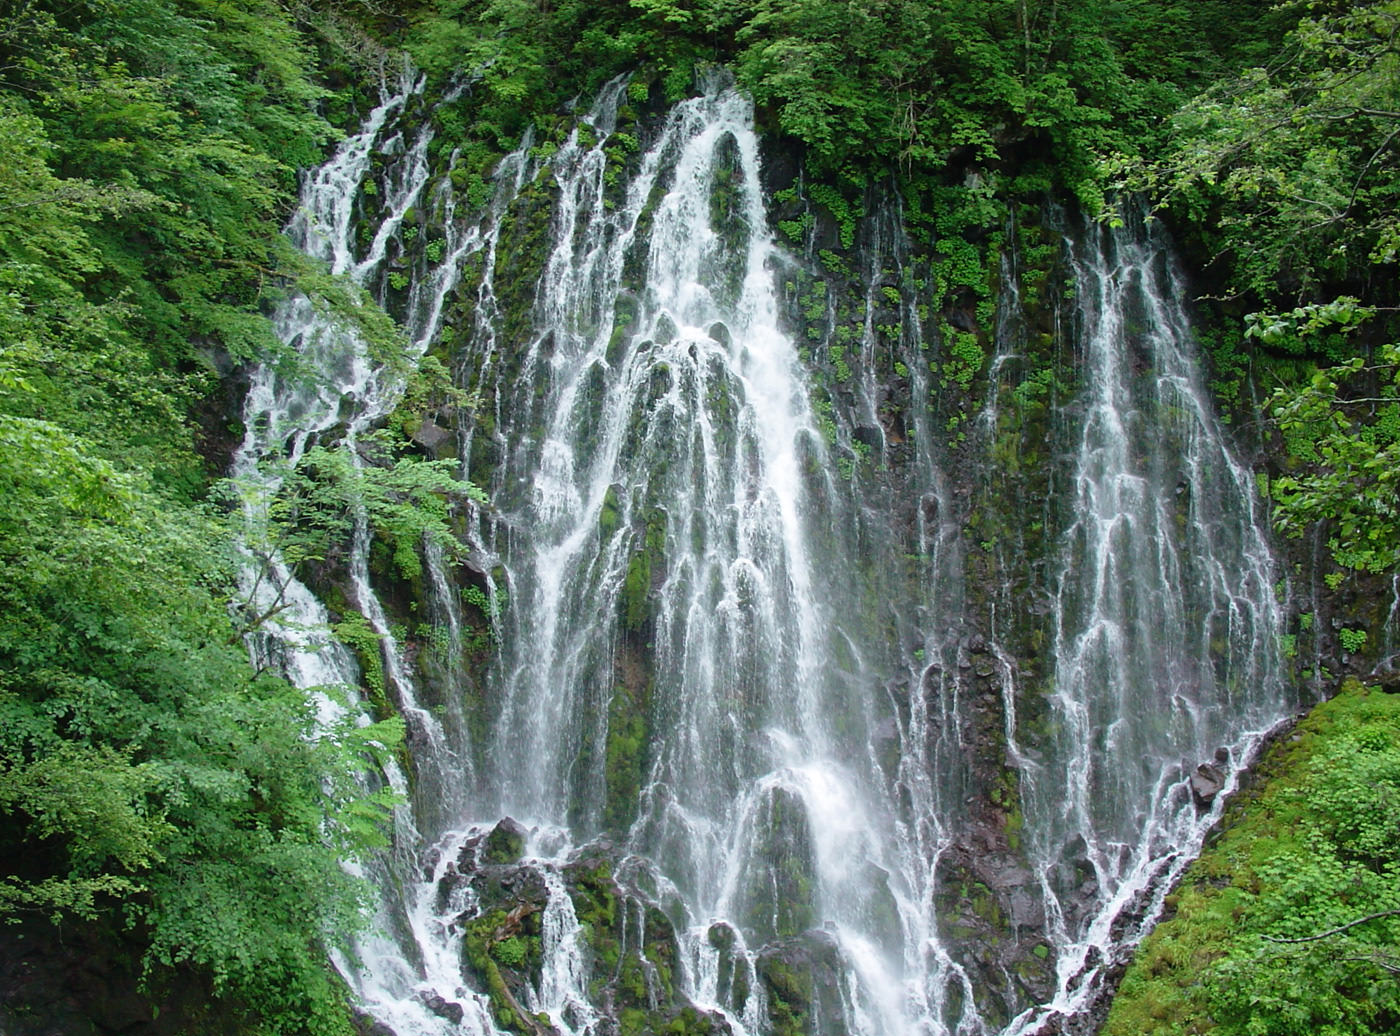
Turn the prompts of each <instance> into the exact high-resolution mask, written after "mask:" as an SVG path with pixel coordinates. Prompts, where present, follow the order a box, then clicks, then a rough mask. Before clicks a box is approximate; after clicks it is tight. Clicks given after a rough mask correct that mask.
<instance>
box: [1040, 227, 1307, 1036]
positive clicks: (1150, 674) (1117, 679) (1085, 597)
mask: <svg viewBox="0 0 1400 1036" xmlns="http://www.w3.org/2000/svg"><path fill="white" fill-rule="evenodd" d="M1067 247H1068V248H1069V250H1070V257H1071V263H1072V266H1073V270H1074V276H1075V285H1076V292H1077V298H1078V321H1079V326H1078V329H1077V332H1076V335H1075V339H1076V342H1077V344H1078V347H1079V349H1080V350H1081V352H1082V364H1083V370H1084V372H1085V381H1086V387H1085V389H1084V408H1085V409H1084V415H1083V418H1082V425H1081V431H1080V438H1079V445H1078V451H1077V456H1076V459H1075V462H1074V476H1073V477H1074V484H1073V485H1074V489H1073V498H1072V500H1071V501H1069V502H1068V515H1069V522H1068V527H1067V529H1066V531H1065V533H1064V535H1063V537H1062V547H1061V567H1060V571H1059V575H1058V577H1057V579H1056V582H1055V587H1054V592H1055V598H1054V622H1055V628H1054V637H1055V647H1054V689H1053V694H1052V696H1051V699H1050V715H1051V718H1050V721H1049V724H1048V726H1049V730H1048V733H1049V734H1050V737H1049V738H1048V739H1045V740H1042V743H1041V747H1042V748H1043V749H1044V754H1045V759H1044V762H1043V764H1042V765H1041V766H1038V767H1035V768H1031V767H1026V768H1023V770H1022V772H1021V779H1022V793H1023V797H1024V801H1025V810H1026V830H1027V833H1028V835H1029V838H1030V841H1031V850H1030V856H1031V860H1032V864H1033V866H1034V868H1035V870H1036V872H1037V875H1038V877H1039V880H1040V883H1041V887H1042V890H1043V894H1044V899H1045V904H1046V908H1047V919H1048V922H1049V926H1050V934H1051V937H1052V938H1053V940H1054V941H1055V943H1056V944H1057V945H1058V946H1059V947H1060V953H1059V957H1058V961H1057V990H1056V994H1055V997H1054V1000H1053V1002H1052V1004H1051V1005H1050V1006H1049V1008H1048V1010H1050V1011H1058V1012H1061V1013H1064V1014H1071V1013H1073V1012H1074V1011H1075V1010H1076V1009H1078V1008H1080V1007H1082V1006H1083V1005H1085V1004H1086V1003H1087V1002H1088V1001H1089V998H1091V997H1092V996H1093V995H1094V993H1095V991H1096V988H1097V987H1096V983H1097V980H1098V978H1099V976H1100V973H1101V968H1100V965H1102V964H1103V963H1105V962H1107V961H1110V960H1112V959H1114V956H1115V953H1116V952H1117V950H1118V948H1119V947H1121V946H1122V944H1123V933H1121V932H1119V931H1117V930H1116V928H1115V926H1116V925H1117V924H1120V923H1121V922H1122V920H1123V918H1124V916H1125V915H1126V916H1128V917H1129V919H1130V920H1131V919H1132V914H1133V911H1134V910H1136V911H1137V914H1138V917H1137V920H1136V927H1134V925H1133V924H1129V926H1128V927H1129V931H1128V933H1127V934H1128V938H1129V939H1130V940H1132V939H1134V938H1135V937H1138V936H1140V935H1141V934H1142V926H1141V922H1142V920H1143V919H1144V918H1145V919H1146V921H1147V922H1148V923H1150V922H1151V921H1152V920H1154V919H1155V917H1156V916H1157V913H1158V912H1159V911H1160V906H1161V898H1162V896H1163V895H1165V892H1166V889H1167V887H1168V886H1169V884H1170V882H1171V881H1172V880H1173V879H1174V878H1175V876H1176V875H1177V874H1179V873H1180V871H1181V870H1182V869H1183V868H1184V867H1185V865H1186V864H1187V863H1189V862H1190V860H1191V859H1193V858H1194V857H1195V856H1196V854H1197V853H1198V852H1199V850H1200V846H1201V843H1202V840H1203V839H1204V837H1205V834H1206V832H1207V830H1208V828H1209V826H1210V824H1211V823H1212V822H1213V821H1214V819H1215V818H1216V816H1217V815H1218V813H1219V808H1220V804H1221V803H1222V802H1223V801H1224V796H1223V795H1221V796H1219V797H1218V798H1217V799H1216V802H1215V806H1214V808H1213V809H1203V808H1201V807H1200V805H1199V804H1198V803H1197V802H1196V801H1193V794H1192V788H1191V776H1192V771H1193V769H1194V768H1195V767H1196V765H1197V764H1198V763H1203V762H1204V763H1206V764H1207V765H1211V766H1213V765H1215V764H1217V763H1218V764H1221V765H1220V766H1219V772H1218V780H1219V781H1220V783H1221V784H1222V789H1221V790H1223V791H1224V792H1228V791H1229V790H1230V789H1231V788H1232V787H1233V781H1234V778H1235V776H1236V775H1237V773H1238V767H1239V766H1240V765H1241V764H1242V763H1243V762H1244V761H1246V760H1247V759H1248V757H1249V756H1250V755H1251V753H1252V751H1253V749H1254V747H1255V746H1256V745H1257V743H1258V740H1259V738H1260V737H1261V736H1262V735H1263V734H1264V733H1265V732H1266V730H1267V729H1268V728H1269V727H1271V726H1272V725H1273V724H1274V723H1275V722H1277V720H1278V719H1279V718H1281V715H1282V713H1283V712H1284V709H1285V704H1284V699H1285V696H1284V691H1283V679H1282V672H1281V670H1280V668H1279V658H1280V656H1279V652H1278V634H1279V632H1280V630H1281V628H1282V626H1281V620H1280V610H1279V606H1278V603H1277V600H1276V598H1275V595H1274V589H1273V586H1274V569H1273V563H1272V557H1271V555H1270V552H1269V549H1268V545H1267V543H1266V541H1265V539H1264V537H1263V534H1262V532H1261V528H1262V524H1263V523H1262V517H1261V515H1260V514H1259V513H1258V511H1257V508H1258V507H1259V505H1258V503H1257V502H1256V499H1255V496H1254V492H1253V476H1252V474H1251V472H1250V471H1249V470H1248V469H1247V468H1245V467H1244V466H1243V465H1242V464H1240V463H1239V462H1238V461H1236V460H1235V459H1234V457H1233V456H1232V455H1231V454H1230V452H1229V450H1228V449H1227V448H1226V446H1225V441H1224V437H1223V436H1222V434H1221V432H1220V429H1219V427H1218V425H1217V423H1216V420H1215V418H1214V416H1213V414H1212V411H1211V407H1210V405H1209V403H1208V402H1207V399H1208V397H1207V395H1206V393H1205V390H1204V388H1203V386H1202V385H1201V383H1200V377H1199V374H1198V373H1197V369H1196V363H1195V360H1194V359H1193V357H1192V356H1191V354H1190V352H1189V351H1188V350H1189V343H1190V340H1191V335H1190V327H1189V324H1188V321H1187V317H1186V314H1185V311H1184V310H1183V308H1182V307H1181V305H1180V303H1179V301H1178V300H1179V299H1181V298H1182V297H1183V296H1184V295H1185V291H1184V290H1183V287H1182V285H1181V283H1180V281H1179V279H1178V278H1177V276H1176V274H1175V271H1174V270H1172V269H1171V267H1170V263H1169V260H1168V258H1167V255H1168V253H1167V250H1166V248H1165V247H1164V246H1163V245H1162V244H1161V243H1160V242H1159V241H1157V240H1156V239H1155V237H1154V236H1153V234H1152V233H1151V232H1150V231H1149V230H1147V229H1144V228H1143V227H1141V226H1140V225H1139V226H1138V227H1137V228H1136V229H1135V230H1131V231H1130V230H1128V229H1119V230H1115V231H1110V230H1106V229H1101V228H1091V229H1090V230H1088V231H1086V232H1080V233H1079V234H1076V235H1075V239H1073V240H1071V241H1070V242H1069V244H1068V246H1067ZM1023 739H1026V735H1023ZM1076 889H1078V898H1079V903H1080V904H1082V905H1078V906H1076V905H1073V904H1074V902H1075V895H1076ZM1025 1017H1026V1019H1028V1020H1027V1021H1025V1023H1024V1024H1023V1025H1022V1028H1021V1030H1020V1031H1029V1029H1030V1028H1031V1027H1033V1025H1034V1024H1035V1023H1036V1022H1037V1021H1038V1019H1039V1018H1040V1017H1042V1015H1041V1013H1040V1012H1027V1015H1026V1016H1025Z"/></svg>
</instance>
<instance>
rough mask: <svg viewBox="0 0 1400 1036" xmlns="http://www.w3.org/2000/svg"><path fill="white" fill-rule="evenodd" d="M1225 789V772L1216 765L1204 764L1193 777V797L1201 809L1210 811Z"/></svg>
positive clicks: (1197, 768)
mask: <svg viewBox="0 0 1400 1036" xmlns="http://www.w3.org/2000/svg"><path fill="white" fill-rule="evenodd" d="M1224 787H1225V771H1224V770H1222V769H1221V768H1220V767H1218V766H1216V765H1215V764H1214V763H1202V764H1201V765H1200V766H1198V767H1196V772H1195V773H1193V774H1192V775H1191V797H1192V798H1193V799H1195V800H1196V805H1197V807H1199V808H1200V809H1209V808H1210V804H1211V803H1212V802H1214V801H1215V796H1217V795H1219V794H1220V792H1221V790H1222V789H1223V788H1224Z"/></svg>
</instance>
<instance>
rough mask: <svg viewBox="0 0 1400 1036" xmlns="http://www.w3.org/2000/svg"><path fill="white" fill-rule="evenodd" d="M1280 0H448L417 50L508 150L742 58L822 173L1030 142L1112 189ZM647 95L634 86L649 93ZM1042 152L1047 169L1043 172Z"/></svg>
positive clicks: (906, 164)
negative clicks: (566, 110)
mask: <svg viewBox="0 0 1400 1036" xmlns="http://www.w3.org/2000/svg"><path fill="white" fill-rule="evenodd" d="M1268 8H1269V5H1267V4H1264V3H1260V2H1255V0H1208V2H1197V3H1191V4H1161V3H1151V4H1149V3H1143V2H1141V0H1069V2H1066V0H937V2H932V3H931V2H929V0H879V2H874V3H872V2H868V0H758V2H756V3H744V4H741V3H737V2H735V0H625V2H624V0H606V2H603V3H584V2H582V0H564V2H562V3H556V4H551V5H536V4H531V3H527V2H525V0H438V2H437V3H435V4H433V5H432V6H431V7H430V8H429V9H428V11H427V12H426V13H424V14H423V15H421V16H420V17H419V18H418V20H417V22H416V25H415V27H414V29H413V31H412V33H411V34H410V48H411V49H412V51H413V53H414V56H415V57H416V58H417V59H418V61H419V62H420V63H422V64H423V65H424V66H425V67H427V68H429V69H430V70H433V71H435V72H436V73H438V74H439V75H442V76H444V77H446V76H448V75H451V74H456V73H458V72H459V71H460V72H462V73H464V74H465V75H466V76H467V77H468V78H469V80H470V81H471V82H472V87H471V89H472V91H473V96H474V98H475V101H476V104H475V105H474V108H475V110H476V111H478V112H479V113H480V119H481V122H482V124H483V125H484V126H490V127H495V128H496V129H497V130H499V132H500V135H501V139H502V146H504V145H505V143H506V141H507V140H508V139H509V140H511V141H513V139H514V137H515V135H517V134H518V132H519V131H520V130H521V129H523V125H524V122H525V121H528V119H529V118H530V117H532V116H540V115H544V114H546V113H550V112H552V111H553V110H555V109H556V108H557V107H558V106H559V104H561V103H562V102H564V101H566V100H568V99H569V98H570V97H573V96H576V95H581V96H589V95H590V94H591V93H592V92H593V91H594V90H596V89H597V87H598V86H600V85H601V83H602V82H603V81H604V80H605V79H606V78H608V77H610V76H613V75H616V74H619V73H621V72H633V71H636V70H637V69H638V68H639V66H640V69H641V73H642V76H643V77H644V78H650V79H653V80H655V81H659V82H660V83H661V84H662V85H663V87H664V91H665V93H666V95H667V96H668V97H669V98H671V99H673V100H674V99H677V98H678V97H680V96H682V95H684V94H685V93H686V92H687V91H688V90H690V89H692V88H693V79H694V75H695V70H696V69H697V68H700V69H703V68H705V67H707V66H709V65H713V64H723V65H727V66H729V67H731V68H733V69H734V70H735V72H736V73H737V75H738V78H739V81H740V83H741V85H743V86H744V87H746V88H747V89H748V90H749V91H750V92H751V93H752V94H753V96H754V98H755V100H756V101H757V102H758V105H759V107H760V113H761V117H762V118H763V119H765V120H766V121H767V122H768V124H769V126H770V127H771V128H774V129H777V130H779V131H781V132H782V133H784V134H787V135H789V136H791V137H794V138H796V139H798V140H800V141H802V142H804V143H805V144H806V145H807V146H808V148H809V159H810V161H811V163H812V164H813V166H814V168H817V169H818V170H820V171H822V172H823V173H824V174H827V175H836V174H841V173H846V174H850V175H852V176H854V177H855V178H856V180H857V182H862V183H863V182H864V181H865V179H866V177H867V176H868V175H870V174H871V173H874V172H878V171H882V170H883V171H889V170H894V169H904V170H905V171H913V170H918V171H920V172H922V173H929V172H933V173H937V172H940V171H942V170H944V169H946V168H947V167H948V166H950V165H968V164H975V165H983V166H985V165H995V164H998V163H1000V162H1002V161H1003V160H1005V159H1007V158H1009V157H1010V156H1011V155H1013V154H1014V155H1015V156H1016V157H1017V159H1018V160H1019V161H1018V171H1019V172H1020V174H1021V175H1023V176H1029V177H1031V178H1032V179H1035V180H1036V183H1035V185H1033V186H1032V185H1030V184H1029V183H1028V187H1029V189H1034V190H1043V189H1045V188H1048V187H1052V186H1058V187H1063V186H1069V187H1071V188H1074V189H1076V190H1078V191H1079V192H1080V193H1081V194H1083V195H1084V196H1085V197H1086V198H1091V199H1093V198H1097V194H1096V188H1095V187H1094V184H1095V183H1096V181H1097V177H1098V174H1097V171H1096V162H1097V154H1098V152H1099V151H1102V150H1107V149H1111V148H1120V149H1123V148H1126V149H1130V150H1131V149H1133V148H1135V147H1136V144H1137V142H1138V140H1139V138H1140V137H1141V136H1142V135H1143V134H1145V133H1147V132H1149V131H1150V129H1151V127H1152V125H1153V124H1154V123H1155V122H1156V121H1158V120H1160V119H1161V118H1163V117H1165V116H1166V115H1167V114H1168V113H1169V112H1170V111H1171V110H1172V109H1173V108H1174V107H1175V106H1176V105H1177V104H1179V103H1180V102H1181V101H1182V100H1184V98H1185V96H1186V93H1185V91H1186V90H1187V89H1188V87H1189V86H1190V85H1192V84H1195V83H1198V82H1200V81H1203V80H1205V79H1208V78H1209V77H1210V76H1211V75H1212V74H1219V73H1220V72H1221V71H1222V70H1225V69H1229V68H1233V67H1236V65H1237V63H1238V61H1239V60H1240V57H1239V56H1238V53H1237V52H1243V50H1244V49H1245V48H1246V45H1247V44H1248V43H1249V42H1251V41H1252V39H1253V37H1252V36H1251V31H1252V30H1257V26H1258V23H1259V20H1260V17H1261V15H1264V14H1265V13H1266V12H1267V11H1268ZM640 99H641V98H638V97H634V98H633V100H634V101H638V100H640ZM1030 167H1034V168H1030Z"/></svg>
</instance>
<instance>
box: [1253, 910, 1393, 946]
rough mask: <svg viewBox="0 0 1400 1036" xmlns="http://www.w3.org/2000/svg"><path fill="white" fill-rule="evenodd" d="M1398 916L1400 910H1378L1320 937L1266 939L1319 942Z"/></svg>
mask: <svg viewBox="0 0 1400 1036" xmlns="http://www.w3.org/2000/svg"><path fill="white" fill-rule="evenodd" d="M1397 916H1400V910H1378V911H1377V912H1376V913H1374V914H1367V915H1366V916H1365V917H1358V918H1357V919H1356V920H1355V921H1350V922H1348V923H1347V924H1344V925H1341V926H1340V927H1338V928H1332V929H1330V930H1328V931H1326V932H1321V933H1319V934H1318V935H1305V936H1303V937H1302V938H1301V939H1278V938H1275V937H1274V936H1272V935H1266V936H1264V938H1265V939H1268V940H1269V942H1285V943H1299V942H1317V940H1319V939H1326V938H1328V937H1329V936H1333V935H1338V934H1340V933H1342V932H1345V931H1347V930H1348V929H1350V928H1355V927H1356V926H1357V925H1362V924H1365V923H1366V922H1367V921H1374V920H1376V919H1377V918H1380V917H1397Z"/></svg>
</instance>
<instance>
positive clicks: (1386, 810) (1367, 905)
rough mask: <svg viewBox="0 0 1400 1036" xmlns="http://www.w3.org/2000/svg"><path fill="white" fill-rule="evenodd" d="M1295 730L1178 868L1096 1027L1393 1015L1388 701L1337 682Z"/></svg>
mask: <svg viewBox="0 0 1400 1036" xmlns="http://www.w3.org/2000/svg"><path fill="white" fill-rule="evenodd" d="M1298 732H1299V735H1300V737H1299V740H1298V741H1297V742H1285V743H1284V744H1283V745H1281V746H1279V747H1278V748H1276V749H1275V750H1274V752H1273V753H1272V754H1271V756H1270V757H1269V758H1268V759H1267V760H1265V762H1264V763H1263V764H1262V770H1263V772H1264V773H1266V774H1267V775H1268V776H1269V777H1270V778H1271V779H1270V780H1269V783H1268V784H1266V785H1265V786H1264V787H1263V789H1262V791H1260V792H1257V793H1255V794H1254V795H1253V796H1252V797H1251V800H1250V801H1248V802H1240V803H1236V804H1233V805H1232V807H1231V811H1230V813H1229V815H1228V817H1227V830H1226V832H1225V834H1224V836H1223V837H1222V838H1221V839H1220V841H1219V842H1218V843H1217V844H1216V845H1215V846H1214V847H1212V848H1211V849H1209V850H1207V851H1206V853H1204V854H1203V855H1202V857H1201V859H1200V860H1198V861H1197V862H1196V863H1195V864H1193V865H1192V868H1191V869H1190V870H1189V871H1188V872H1187V875H1186V877H1185V879H1184V880H1183V882H1182V885H1181V887H1180V889H1179V890H1178V892H1177V893H1176V894H1175V904H1176V916H1175V917H1174V918H1173V919H1172V920H1170V921H1168V922H1166V923H1164V924H1162V925H1160V926H1159V927H1158V929H1157V930H1156V931H1155V932H1154V933H1153V934H1152V935H1151V936H1149V937H1148V939H1147V940H1146V941H1145V942H1144V943H1143V945H1142V947H1141V948H1140V950H1139V951H1138V954H1137V957H1136V959H1135V960H1134V962H1133V965H1132V967H1131V968H1130V969H1129V971H1128V973H1127V975H1126V976H1125V977H1124V981H1123V985H1122V987H1121V991H1120V993H1119V995H1118V997H1117V999H1116V1000H1115V1001H1114V1004H1113V1007H1112V1009H1111V1012H1110V1015H1109V1019H1108V1022H1107V1023H1106V1025H1105V1027H1104V1029H1103V1032H1104V1034H1105V1036H1127V1034H1130V1033H1131V1034H1132V1036H1148V1034H1158V1033H1161V1034H1167V1033H1173V1034H1175V1033H1184V1032H1200V1033H1217V1034H1220V1036H1260V1034H1264V1033H1268V1034H1271V1036H1272V1034H1279V1036H1292V1034H1297V1036H1303V1034H1308V1036H1312V1034H1316V1033H1326V1034H1335V1036H1340V1034H1342V1033H1346V1034H1354V1036H1373V1034H1374V1036H1380V1034H1383V1033H1391V1032H1394V1031H1395V1030H1396V1027H1397V1026H1398V1025H1400V987H1397V986H1396V984H1395V981H1394V973H1395V969H1396V968H1397V967H1400V698H1397V697H1396V696H1395V695H1386V694H1381V693H1378V692H1376V691H1374V690H1367V689H1366V688H1363V687H1361V686H1360V685H1358V684H1356V683H1352V684H1350V685H1348V686H1347V687H1346V688H1345V689H1344V690H1343V692H1342V693H1341V694H1340V695H1338V697H1337V698H1335V699H1333V700H1332V701H1330V702H1327V703H1326V704H1324V705H1320V706H1318V707H1317V708H1316V709H1315V710H1314V711H1313V713H1312V714H1311V715H1310V716H1309V717H1308V718H1307V719H1306V720H1305V721H1303V723H1302V724H1300V726H1299V731H1298Z"/></svg>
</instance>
